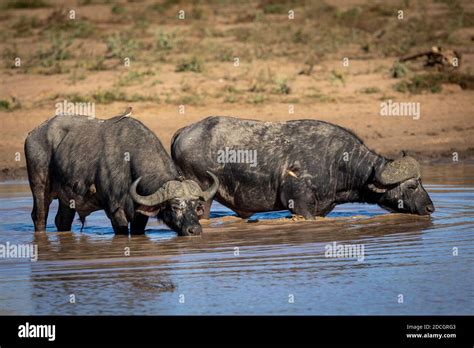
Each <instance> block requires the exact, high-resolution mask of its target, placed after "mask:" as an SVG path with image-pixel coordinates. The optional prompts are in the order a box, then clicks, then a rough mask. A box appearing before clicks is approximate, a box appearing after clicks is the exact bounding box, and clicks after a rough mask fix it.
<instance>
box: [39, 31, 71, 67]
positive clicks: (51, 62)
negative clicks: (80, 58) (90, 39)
mask: <svg viewBox="0 0 474 348" xmlns="http://www.w3.org/2000/svg"><path fill="white" fill-rule="evenodd" d="M49 40H50V46H49V47H48V48H47V49H44V48H41V49H39V50H38V51H37V52H36V56H35V58H34V60H35V61H38V64H37V67H35V71H36V72H38V73H40V74H45V75H52V74H62V73H65V72H67V71H68V69H67V68H66V67H65V66H64V65H63V64H62V62H63V61H64V60H66V59H69V58H71V56H72V55H71V52H70V51H69V49H70V46H71V45H72V43H73V39H72V38H70V37H69V38H65V36H64V35H63V34H62V33H55V34H52V35H50V37H49ZM36 68H37V69H36Z"/></svg>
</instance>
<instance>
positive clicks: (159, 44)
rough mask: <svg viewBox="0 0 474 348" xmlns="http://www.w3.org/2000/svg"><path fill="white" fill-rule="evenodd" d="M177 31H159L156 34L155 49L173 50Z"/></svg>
mask: <svg viewBox="0 0 474 348" xmlns="http://www.w3.org/2000/svg"><path fill="white" fill-rule="evenodd" d="M175 38H176V33H165V32H163V31H161V30H160V31H159V32H158V33H157V34H156V36H155V49H156V50H158V51H167V50H171V49H172V48H173V47H174V40H175Z"/></svg>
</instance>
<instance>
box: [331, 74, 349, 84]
mask: <svg viewBox="0 0 474 348" xmlns="http://www.w3.org/2000/svg"><path fill="white" fill-rule="evenodd" d="M330 79H331V83H333V84H334V83H336V82H340V83H342V85H343V86H345V85H346V77H345V76H344V74H342V73H340V72H337V71H336V70H331V78H330Z"/></svg>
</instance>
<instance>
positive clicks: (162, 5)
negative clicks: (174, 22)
mask: <svg viewBox="0 0 474 348" xmlns="http://www.w3.org/2000/svg"><path fill="white" fill-rule="evenodd" d="M179 3H180V1H179V0H165V1H163V2H158V3H155V4H153V5H151V6H150V7H149V9H150V10H152V11H157V12H159V13H165V12H166V11H168V10H169V9H170V8H171V7H173V6H174V5H177V4H179Z"/></svg>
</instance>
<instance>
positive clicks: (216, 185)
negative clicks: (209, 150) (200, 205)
mask: <svg viewBox="0 0 474 348" xmlns="http://www.w3.org/2000/svg"><path fill="white" fill-rule="evenodd" d="M206 173H207V174H209V176H210V177H211V178H212V180H213V183H212V185H211V187H209V188H208V189H207V190H206V191H204V192H203V195H202V197H203V198H204V200H205V201H208V200H210V199H211V198H212V197H214V195H215V194H216V192H217V189H218V188H219V179H218V178H217V176H215V175H214V174H212V173H211V172H209V171H206Z"/></svg>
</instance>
